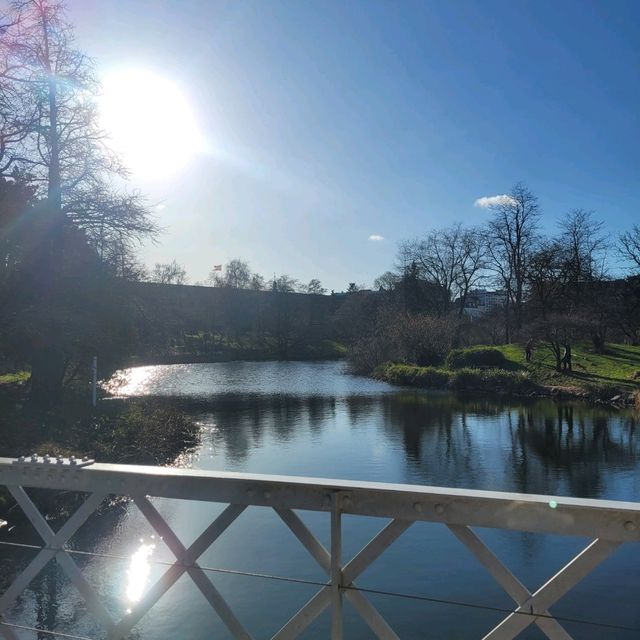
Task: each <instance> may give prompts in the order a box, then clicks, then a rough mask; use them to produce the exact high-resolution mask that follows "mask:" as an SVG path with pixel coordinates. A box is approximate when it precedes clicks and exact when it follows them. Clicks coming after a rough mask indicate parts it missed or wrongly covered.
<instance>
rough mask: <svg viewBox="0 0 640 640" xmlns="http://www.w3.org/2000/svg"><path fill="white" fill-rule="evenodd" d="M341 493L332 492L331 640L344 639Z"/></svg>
mask: <svg viewBox="0 0 640 640" xmlns="http://www.w3.org/2000/svg"><path fill="white" fill-rule="evenodd" d="M340 499H341V495H340V493H339V492H338V491H335V492H334V493H332V494H331V640H342V512H341V505H340Z"/></svg>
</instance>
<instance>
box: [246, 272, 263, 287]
mask: <svg viewBox="0 0 640 640" xmlns="http://www.w3.org/2000/svg"><path fill="white" fill-rule="evenodd" d="M265 286H266V284H265V280H264V276H261V275H260V274H259V273H252V274H251V281H250V282H249V289H253V290H254V291H263V290H264V288H265Z"/></svg>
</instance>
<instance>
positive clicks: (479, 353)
mask: <svg viewBox="0 0 640 640" xmlns="http://www.w3.org/2000/svg"><path fill="white" fill-rule="evenodd" d="M508 364H509V361H508V360H507V359H506V358H505V357H504V354H503V353H502V351H500V350H499V349H494V348H492V347H470V348H468V349H453V350H452V351H450V352H449V355H448V356H447V367H448V368H449V369H463V368H469V367H495V368H503V369H504V368H505V367H507V366H508Z"/></svg>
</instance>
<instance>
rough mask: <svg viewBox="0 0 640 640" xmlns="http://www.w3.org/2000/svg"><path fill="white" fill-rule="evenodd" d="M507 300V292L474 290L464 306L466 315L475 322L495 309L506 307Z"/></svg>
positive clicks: (470, 292)
mask: <svg viewBox="0 0 640 640" xmlns="http://www.w3.org/2000/svg"><path fill="white" fill-rule="evenodd" d="M506 300H507V292H506V291H487V290H486V289H473V290H472V291H469V293H468V294H467V300H466V303H465V305H464V315H466V316H467V317H468V318H471V319H472V320H475V319H476V318H480V317H482V316H484V315H486V314H487V313H490V312H491V311H494V310H495V309H500V308H502V307H504V305H505V302H506Z"/></svg>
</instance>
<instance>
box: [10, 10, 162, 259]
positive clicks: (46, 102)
mask: <svg viewBox="0 0 640 640" xmlns="http://www.w3.org/2000/svg"><path fill="white" fill-rule="evenodd" d="M5 22H7V24H8V25H9V26H7V27H6V28H5V29H4V32H3V33H2V38H1V39H0V170H3V171H4V172H6V171H8V170H10V168H11V167H14V166H16V165H17V166H21V167H24V168H25V169H26V171H28V173H29V175H30V176H31V178H32V180H33V181H34V183H35V184H36V185H38V189H39V191H38V195H40V196H46V197H47V201H48V207H49V209H50V211H51V215H52V216H53V217H54V218H57V219H59V220H60V221H61V223H60V225H59V226H62V221H63V220H65V219H66V220H71V221H72V222H74V223H75V224H76V225H77V226H79V227H80V228H82V229H83V230H85V231H86V235H87V238H88V240H89V241H90V242H92V244H94V246H96V248H98V250H99V251H102V247H101V243H102V244H104V243H105V242H107V241H110V240H113V241H115V242H123V241H125V240H127V241H128V240H129V239H131V238H141V237H143V236H148V235H154V234H156V233H157V231H158V228H157V226H156V224H155V223H154V222H153V220H152V219H151V218H150V216H149V213H148V210H147V207H146V204H145V201H144V199H143V198H142V197H141V196H140V194H138V193H130V194H120V193H118V192H117V191H116V190H114V188H113V186H112V184H111V182H110V177H112V176H116V177H119V178H126V177H127V171H126V170H125V168H124V167H123V165H122V163H121V162H120V159H119V158H118V156H117V155H115V154H114V153H113V152H111V151H110V150H109V148H108V145H107V137H106V134H105V133H104V132H103V131H102V130H101V129H100V126H99V117H98V116H99V114H98V111H97V109H98V107H97V100H96V97H97V95H98V93H99V91H100V85H99V82H98V80H97V78H96V76H95V73H94V67H93V63H92V61H91V60H90V59H89V58H88V57H87V56H86V55H85V54H84V53H83V52H81V51H80V50H78V49H77V48H76V47H75V42H74V34H73V29H72V27H71V25H70V23H69V22H68V20H67V17H66V10H65V6H64V4H63V3H62V2H59V1H57V0H15V1H14V2H12V3H11V4H10V8H9V13H8V16H7V19H6V20H5ZM61 214H63V215H61ZM60 233H61V232H60ZM59 235H60V234H58V236H59ZM57 240H59V238H57V237H56V234H52V242H53V243H54V244H55V242H56V241H57Z"/></svg>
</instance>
